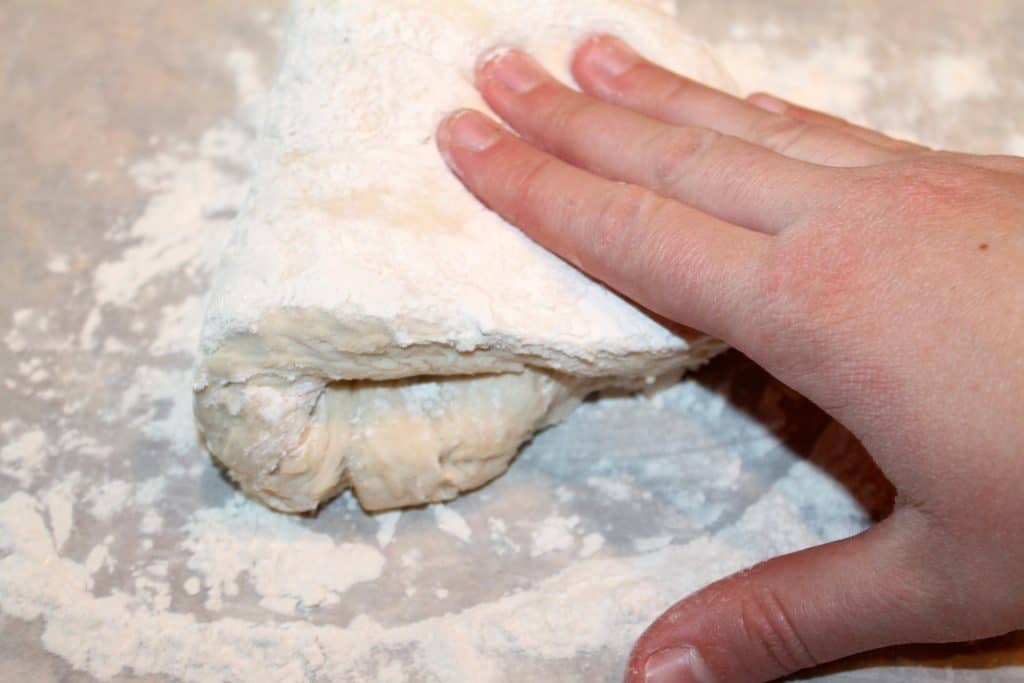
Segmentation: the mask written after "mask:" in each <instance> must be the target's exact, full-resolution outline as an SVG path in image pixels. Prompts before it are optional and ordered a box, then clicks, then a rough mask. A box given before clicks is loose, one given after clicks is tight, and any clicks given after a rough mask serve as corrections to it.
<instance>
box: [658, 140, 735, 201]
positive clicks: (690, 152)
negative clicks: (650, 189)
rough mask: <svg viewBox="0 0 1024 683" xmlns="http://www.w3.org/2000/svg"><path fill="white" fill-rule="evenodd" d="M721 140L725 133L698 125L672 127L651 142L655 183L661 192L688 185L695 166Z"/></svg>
mask: <svg viewBox="0 0 1024 683" xmlns="http://www.w3.org/2000/svg"><path fill="white" fill-rule="evenodd" d="M720 138H721V134H720V133H717V132H715V131H713V130H709V129H707V128H698V127H696V126H684V127H679V128H676V127H668V128H665V129H663V130H662V131H660V132H659V133H658V134H657V135H655V136H654V138H653V139H652V140H651V142H650V145H651V146H652V147H653V156H654V157H655V158H656V160H657V161H656V162H655V164H654V166H653V168H652V169H651V170H652V173H653V178H652V183H653V185H654V186H655V187H656V188H659V189H671V188H675V187H677V186H678V185H680V184H682V183H683V182H685V179H686V176H687V175H688V174H689V173H691V172H692V170H693V167H694V166H695V165H696V164H697V163H699V160H700V159H701V158H702V157H703V156H704V155H705V153H706V152H707V150H708V149H710V148H711V147H712V146H713V145H714V144H716V143H717V141H718V140H719V139H720Z"/></svg>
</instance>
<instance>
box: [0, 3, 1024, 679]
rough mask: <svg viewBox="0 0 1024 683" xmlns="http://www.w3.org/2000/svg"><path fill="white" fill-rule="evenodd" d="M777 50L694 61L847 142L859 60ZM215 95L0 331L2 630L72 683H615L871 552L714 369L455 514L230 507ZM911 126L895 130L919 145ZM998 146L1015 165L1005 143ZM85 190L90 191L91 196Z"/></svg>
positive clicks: (149, 159) (618, 410)
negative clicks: (723, 615)
mask: <svg viewBox="0 0 1024 683" xmlns="http://www.w3.org/2000/svg"><path fill="white" fill-rule="evenodd" d="M430 4H431V6H434V5H436V4H437V3H430ZM440 5H443V3H441V4H440ZM258 23H259V25H262V26H265V27H266V30H267V31H268V34H270V33H272V32H273V31H276V30H277V29H276V26H277V24H278V23H280V22H279V21H278V19H277V18H276V15H274V14H271V13H265V12H264V13H261V14H260V18H259V22H258ZM395 30H399V29H398V28H396V29H395ZM401 30H408V31H414V30H415V27H411V28H410V27H406V28H405V29H401ZM782 31H783V30H782V28H781V27H780V26H779V25H777V24H775V23H773V22H767V23H765V24H764V25H761V26H754V25H752V24H750V23H749V22H737V23H735V24H734V26H733V29H732V31H731V32H729V33H728V34H727V36H726V39H725V40H724V41H723V43H722V44H721V45H719V46H718V49H717V52H718V53H719V54H720V55H721V57H722V61H723V62H724V63H725V65H726V66H727V67H728V69H729V70H730V71H732V73H733V74H734V75H735V77H736V79H737V81H738V82H739V83H740V85H741V87H742V89H743V90H746V91H749V90H755V89H758V90H772V91H775V92H778V93H779V94H781V95H783V96H787V97H790V98H793V99H796V100H798V101H800V102H802V103H804V104H808V105H811V106H818V107H822V108H825V109H829V110H830V111H833V112H835V113H838V114H841V115H843V116H847V117H850V118H853V119H855V120H856V119H859V120H864V119H867V118H870V116H871V115H873V114H874V113H876V112H875V111H874V110H873V105H874V103H875V102H876V99H875V98H876V97H877V94H878V91H879V89H882V88H890V87H899V83H897V82H895V81H893V82H887V80H886V79H888V78H889V76H887V75H885V74H880V73H879V69H878V63H877V56H876V53H877V50H876V49H875V47H874V46H872V45H871V44H870V43H869V42H868V41H866V40H863V39H860V38H857V37H854V36H850V37H846V38H843V39H841V40H837V41H833V42H828V41H825V40H822V41H821V43H820V44H819V45H812V46H811V47H810V48H809V49H807V50H804V51H803V52H775V51H772V50H771V49H770V48H768V47H766V45H769V44H771V42H772V41H774V40H776V39H778V38H779V36H780V35H781V34H782ZM914 63H915V64H916V65H917V66H916V67H915V69H916V71H915V73H920V74H921V75H922V76H923V79H924V80H927V81H929V85H928V87H929V88H934V91H935V93H936V94H937V99H938V100H939V101H940V103H943V104H945V105H948V106H954V105H956V104H958V103H964V102H968V101H971V100H977V99H981V98H987V97H992V96H993V95H994V93H995V92H996V91H997V90H998V88H997V81H996V79H995V77H994V75H993V72H994V68H995V67H994V66H993V65H992V64H990V63H989V62H987V61H985V60H984V59H981V58H978V57H974V56H970V55H961V54H953V53H948V54H947V53H945V52H941V53H939V52H937V53H935V54H933V55H925V56H924V57H922V58H921V59H920V60H918V61H916V62H914ZM917 67H919V68H917ZM219 77H220V80H221V81H223V82H224V83H228V84H230V86H231V87H233V88H234V90H235V94H236V96H237V100H238V108H237V111H236V113H234V114H233V115H230V116H228V117H227V118H225V119H223V120H221V121H218V122H214V123H211V124H210V125H209V127H208V129H207V130H205V131H200V132H198V133H197V134H196V135H194V136H192V137H190V138H188V139H180V140H177V139H174V138H173V137H170V136H160V137H157V138H154V139H153V140H151V143H152V144H151V145H150V147H149V150H148V151H147V152H145V153H144V157H143V158H138V159H126V160H125V169H126V171H127V177H128V179H129V182H131V183H134V190H135V192H136V194H137V196H138V198H139V202H138V204H137V205H136V206H135V208H132V209H130V210H128V209H126V210H125V211H124V213H123V215H121V216H120V217H119V218H118V219H117V220H113V221H111V224H110V225H109V226H108V228H107V230H106V231H105V234H104V236H103V239H102V240H100V242H101V243H100V244H97V245H90V246H91V247H94V248H95V251H93V252H88V253H85V251H83V250H79V249H77V248H75V249H72V248H71V247H70V246H66V245H55V246H54V249H53V251H52V253H49V254H47V255H45V257H43V258H42V259H41V260H40V262H39V263H38V264H34V265H35V266H37V271H38V273H40V274H41V275H40V276H41V277H42V276H43V274H45V277H48V278H54V280H53V281H54V282H55V283H57V284H55V285H54V286H55V287H57V286H59V287H60V289H59V291H60V293H61V297H55V298H57V299H60V298H62V297H63V298H66V301H55V302H54V303H53V305H51V306H45V305H42V304H39V303H38V302H37V301H26V302H19V303H18V305H17V306H15V307H13V310H11V312H10V314H9V315H6V314H5V319H4V320H2V321H0V324H2V325H3V327H2V328H0V354H6V356H9V357H10V359H11V362H10V363H9V366H5V367H10V368H11V370H12V371H11V372H10V373H8V376H5V377H4V378H3V386H4V391H5V392H8V393H6V394H5V398H8V397H10V398H9V400H7V401H5V403H4V411H5V413H4V414H3V415H2V416H0V612H2V615H3V617H2V619H3V620H4V622H5V623H4V626H5V628H12V627H11V624H15V626H14V627H13V628H20V626H21V620H24V622H25V623H26V624H29V625H28V626H27V627H26V632H32V633H35V632H36V631H35V630H34V629H36V628H38V629H39V632H40V633H41V636H40V638H39V647H40V648H41V649H45V650H46V651H47V652H48V653H51V654H52V655H54V656H55V658H54V661H57V658H59V665H60V666H61V667H66V668H67V669H70V670H73V671H74V672H75V673H71V674H68V677H70V678H75V679H76V680H77V678H76V676H78V675H79V674H88V675H89V676H91V677H94V678H96V679H100V680H117V679H118V678H120V677H127V676H150V675H152V676H162V677H167V678H169V679H172V680H182V681H194V682H196V683H207V682H209V683H214V682H221V681H246V682H249V681H257V682H259V681H281V680H288V681H291V680H330V681H353V682H361V681H367V680H373V681H381V682H384V683H388V682H392V681H393V682H396V683H397V682H401V681H409V680H416V681H419V680H444V681H474V682H476V681H483V682H488V681H508V680H523V679H531V678H546V679H548V680H571V679H574V678H576V677H578V674H579V671H581V670H586V671H588V672H592V673H593V675H594V678H595V679H600V680H618V679H619V678H620V674H621V667H622V665H623V662H624V659H625V655H626V653H627V652H628V650H629V647H630V645H631V643H632V642H633V640H634V639H635V638H636V636H637V635H639V633H640V632H641V631H642V630H643V629H644V627H645V626H646V625H647V624H648V623H649V622H650V620H651V619H653V618H654V617H656V616H657V615H658V614H659V613H660V612H661V611H662V610H664V609H665V608H666V607H668V606H669V605H671V604H672V603H673V602H675V601H676V600H677V599H679V598H680V597H681V596H682V595H684V594H686V593H688V592H690V591H693V590H696V589H698V588H700V587H701V586H703V585H705V584H707V583H708V582H710V581H713V580H715V579H717V578H719V577H722V576H725V575H727V574H729V573H732V572H734V571H737V570H740V569H742V568H744V567H747V566H749V565H751V564H752V563H755V562H757V561H760V560H763V559H766V558H768V557H771V556H773V555H776V554H779V553H783V552H789V551H793V550H796V549H799V548H803V547H807V546H810V545H814V544H818V543H821V542H824V541H829V540H834V539H837V538H842V537H844V536H848V535H850V534H853V533H857V532H858V531H860V530H862V529H864V528H865V527H866V526H867V524H868V523H869V521H870V520H869V519H868V516H867V514H866V512H865V511H864V509H863V508H862V507H861V505H860V504H858V502H857V501H856V500H855V499H854V497H853V496H852V495H851V493H850V491H849V490H848V489H847V488H846V487H845V486H844V485H843V483H842V481H841V480H840V479H838V478H834V477H833V476H832V475H831V474H829V473H828V472H827V471H825V470H823V469H822V468H820V467H819V466H817V465H816V464H814V463H812V462H808V460H806V459H805V458H804V457H803V456H800V455H798V454H797V453H796V452H794V451H793V450H791V449H790V447H789V446H787V445H786V444H788V443H793V442H794V439H792V437H793V434H794V433H795V430H796V429H797V427H796V426H794V425H788V424H787V423H786V410H787V409H786V408H785V407H784V404H785V403H786V402H787V401H790V400H791V399H790V398H789V397H788V395H786V394H785V393H784V391H783V390H782V389H780V388H778V387H777V386H775V385H767V387H766V388H764V390H763V391H762V393H761V394H760V395H759V396H757V397H755V398H753V399H751V398H750V397H749V396H746V398H745V399H744V396H745V393H744V392H745V391H749V388H748V387H747V385H743V386H742V387H741V388H740V390H739V391H736V392H732V391H731V390H732V389H733V388H735V387H733V379H731V378H726V379H721V378H717V379H716V376H715V375H714V373H713V372H712V373H710V374H704V375H702V376H701V378H700V379H699V380H696V379H687V380H685V381H683V382H681V383H679V384H677V385H675V386H672V387H670V388H668V389H666V390H665V391H663V392H661V393H658V394H655V395H653V396H636V397H618V398H612V397H609V398H605V399H602V400H599V401H594V402H588V403H586V404H584V405H583V406H582V408H581V409H580V410H579V411H578V412H577V413H576V414H574V415H573V416H572V417H571V418H570V419H569V420H568V421H567V422H566V423H565V424H563V425H561V426H559V427H557V428H554V429H551V430H548V431H546V432H543V433H541V434H539V435H538V436H537V437H536V439H535V440H534V442H533V443H532V444H530V445H529V446H528V447H527V448H526V449H525V450H524V451H523V452H522V453H521V454H520V456H519V458H520V462H519V464H518V466H517V467H516V468H514V469H513V470H512V472H511V473H510V474H509V475H507V476H506V477H505V478H503V479H501V480H499V481H497V482H495V483H494V484H492V485H490V486H489V487H488V488H487V489H486V490H484V491H479V492H475V493H471V494H469V495H468V496H467V497H465V498H464V499H461V500H460V501H458V503H456V504H454V505H435V506H431V507H428V508H424V509H410V510H406V511H402V512H390V513H386V514H380V515H368V514H367V513H365V512H363V511H362V510H361V509H360V508H359V506H358V504H357V503H356V501H355V500H354V499H353V498H351V497H342V498H340V499H337V500H335V501H333V502H332V503H330V504H329V505H327V506H326V508H325V509H324V510H323V511H322V513H321V514H320V516H319V517H316V518H312V517H302V516H286V515H280V514H276V513H271V512H269V511H267V510H266V509H265V508H264V507H262V506H261V505H259V504H257V503H253V502H251V501H249V500H247V499H245V498H244V497H242V496H241V495H239V494H238V493H237V491H235V489H234V488H233V487H232V486H231V485H230V484H229V483H228V482H227V481H226V480H225V479H224V478H223V476H222V475H221V474H220V473H219V471H218V470H217V468H216V467H215V465H214V464H213V463H212V462H211V461H210V459H209V457H208V456H207V455H206V454H205V452H204V451H203V449H202V446H201V444H200V442H199V439H198V435H197V434H196V432H195V428H194V421H193V416H192V407H191V406H192V394H191V373H192V363H193V357H194V351H195V348H196V344H197V339H198V331H199V324H200V318H201V315H202V310H203V299H204V296H205V294H206V292H207V289H208V287H209V282H210V277H211V271H212V267H213V264H214V263H215V261H216V258H217V256H218V254H219V252H220V250H221V249H222V248H223V245H224V242H225V238H226V236H227V235H228V233H229V230H230V226H231V221H232V219H233V217H234V216H235V215H236V214H237V213H238V212H239V211H240V210H241V209H242V207H243V205H244V202H245V197H246V195H247V192H248V190H249V184H250V180H249V179H250V177H251V176H252V171H253V167H252V147H253V145H254V141H255V139H256V131H257V130H258V129H259V127H260V125H261V122H262V120H263V118H264V116H263V112H264V111H265V108H266V106H267V103H266V90H267V64H266V61H265V60H262V59H261V58H260V57H259V56H258V55H257V54H256V52H255V51H249V50H245V49H241V48H232V49H231V50H229V51H227V53H226V54H225V56H224V60H223V65H222V67H221V71H220V73H219ZM920 116H922V111H910V110H909V109H908V111H906V112H900V113H899V116H896V115H894V116H893V117H892V119H891V122H892V123H893V127H894V128H902V129H905V130H907V131H910V132H915V131H916V127H915V122H917V121H918V120H919V118H918V117H920ZM1005 147H1006V151H1008V152H1011V153H1018V154H1020V153H1024V132H1022V131H1021V130H1019V129H1017V130H1013V131H1009V132H1007V133H1006V136H1005ZM81 173H82V176H83V178H82V181H83V183H85V185H86V186H88V187H89V188H93V189H90V192H93V191H95V192H101V188H102V186H103V178H102V176H101V174H99V173H98V172H95V171H92V170H90V169H83V170H81ZM80 252H81V253H80ZM83 254H85V255H84V256H83ZM90 259H91V260H90ZM742 381H743V380H742V378H737V379H736V381H735V383H736V384H737V385H740V384H742ZM762 381H763V380H762ZM760 390H761V389H759V391H760ZM737 397H739V399H737ZM736 400H739V401H741V402H742V401H743V400H746V403H745V404H744V405H743V406H739V405H734V404H733V403H734V401H736ZM751 413H753V414H754V415H755V416H754V417H752V416H751ZM803 436H806V435H803ZM835 437H836V434H835V433H834V428H831V427H829V428H826V429H824V430H823V432H822V433H820V434H818V433H815V434H814V435H812V436H811V437H809V438H805V439H804V441H806V442H807V444H805V445H808V446H809V447H808V448H807V449H805V450H807V451H808V452H814V450H815V449H814V447H813V444H814V442H815V441H816V440H817V441H818V442H819V443H820V444H822V448H831V447H832V446H833V445H835V444H836V443H838V442H839V441H837V439H836V438H835ZM798 440H799V439H797V441H798ZM840 441H841V440H840ZM15 620H18V621H17V622H16V621H15ZM34 637H35V636H33V638H34ZM535 674H536V675H535ZM55 675H57V676H60V675H63V674H62V673H61V674H55ZM27 679H28V678H27V677H26V678H25V680H27Z"/></svg>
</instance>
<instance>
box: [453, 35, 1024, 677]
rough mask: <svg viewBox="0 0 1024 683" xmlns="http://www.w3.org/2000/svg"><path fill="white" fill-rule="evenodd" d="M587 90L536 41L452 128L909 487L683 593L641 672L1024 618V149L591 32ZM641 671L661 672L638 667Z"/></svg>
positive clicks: (965, 631) (659, 296)
mask: <svg viewBox="0 0 1024 683" xmlns="http://www.w3.org/2000/svg"><path fill="white" fill-rule="evenodd" d="M572 67H573V74H574V76H575V78H576V80H577V82H578V83H579V85H580V87H581V88H582V90H583V92H582V93H579V92H576V91H574V90H572V89H570V88H568V87H566V86H564V85H562V84H560V83H559V82H557V81H556V80H554V79H553V78H552V77H551V76H550V75H549V74H547V73H545V72H544V71H543V70H542V69H541V68H540V67H539V65H538V64H537V63H536V62H535V61H533V60H532V59H531V58H530V57H528V56H526V55H524V54H522V53H520V52H516V51H510V52H504V53H499V54H497V55H495V56H493V57H492V58H491V59H489V60H485V61H484V62H483V63H482V64H481V66H480V67H479V69H478V73H477V79H478V87H479V88H480V90H481V92H482V93H483V95H484V97H485V99H486V101H487V102H488V104H490V106H491V107H492V108H493V109H494V111H495V112H497V113H498V114H499V115H500V116H501V117H502V118H504V119H505V121H507V122H508V123H509V124H510V125H511V127H512V128H514V129H515V130H516V131H517V132H518V133H519V134H520V135H521V136H522V137H521V138H519V137H516V136H515V135H512V134H510V133H508V132H507V131H505V130H504V129H502V128H501V127H499V126H497V125H496V124H495V123H494V122H493V121H492V120H490V119H488V118H487V117H485V116H483V115H482V114H480V113H477V112H471V111H461V112H457V113H455V114H453V115H452V116H450V117H449V118H448V119H446V121H445V122H444V123H443V124H442V125H441V128H440V129H439V131H438V144H439V146H440V149H441V151H442V153H443V154H444V156H445V158H446V159H447V160H448V162H449V164H450V165H451V167H452V168H453V169H454V170H455V172H456V173H457V174H458V175H459V177H460V178H461V179H462V180H463V182H464V183H465V184H466V186H467V187H468V188H469V189H470V190H471V191H472V192H474V193H475V194H476V195H477V196H478V197H479V198H480V199H481V200H482V201H483V202H485V203H486V204H487V205H488V206H490V207H491V208H492V209H494V210H495V211H497V212H498V213H500V214H501V215H502V216H504V217H505V218H506V219H507V220H508V221H510V222H512V223H514V224H515V225H518V226H519V227H520V228H522V229H523V230H524V231H525V232H526V233H527V234H528V235H530V236H531V237H532V238H533V239H535V240H536V241H537V242H539V243H540V244H542V245H544V246H546V247H547V248H549V249H551V250H552V251H554V252H555V253H557V254H559V255H561V256H562V257H563V258H565V259H567V260H568V261H570V262H571V263H573V264H575V265H576V266H577V267H579V268H581V269H582V270H584V271H586V272H587V273H589V274H591V275H592V276H594V277H596V278H599V279H600V280H602V281H603V282H605V283H606V284H608V285H609V286H610V287H612V288H614V289H616V290H618V291H619V292H621V293H622V294H624V295H626V296H628V297H630V298H632V299H633V300H635V301H637V302H639V303H640V304H643V305H644V306H646V307H648V308H649V309H651V310H653V311H655V312H657V313H659V314H661V315H663V316H666V317H668V318H671V319H673V320H676V321H678V322H680V323H684V324H686V325H690V326H693V327H697V328H699V329H702V330H705V331H706V332H708V333H710V334H713V335H715V336H718V337H720V338H722V339H724V340H725V341H727V342H728V343H730V344H731V345H733V346H735V347H736V348H738V349H740V350H741V351H742V352H744V353H745V354H747V355H748V356H750V357H751V358H753V359H754V360H755V361H757V362H759V363H760V364H761V365H763V366H764V367H765V368H766V369H767V370H768V371H770V372H771V373H772V374H773V375H775V376H776V377H778V378H779V379H780V380H782V381H783V382H786V383H787V384H789V385H790V386H792V387H794V388H795V389H797V390H798V391H800V392H802V393H803V394H805V395H806V396H808V397H809V398H811V399H812V400H814V401H815V402H816V403H818V404H819V405H820V406H822V407H823V408H825V409H826V410H828V411H829V412H830V413H831V414H832V415H833V416H834V417H835V418H836V419H838V420H839V421H841V422H842V423H843V424H845V425H846V426H847V427H848V428H849V429H850V430H851V431H852V432H853V433H854V434H855V435H856V436H857V437H858V438H859V439H860V440H861V441H862V442H863V444H864V445H865V446H866V447H867V448H868V450H869V451H870V452H871V453H872V455H873V456H874V458H875V459H876V461H877V462H878V464H879V465H880V466H881V467H882V469H883V470H884V471H885V472H886V474H887V476H888V477H889V478H890V479H891V480H892V482H893V483H894V485H895V486H896V487H897V490H898V492H899V495H898V498H897V504H896V510H895V512H894V513H893V514H892V515H891V516H890V517H889V518H887V519H886V520H885V521H883V522H881V523H879V524H877V525H876V526H874V527H873V528H871V529H869V530H868V531H866V532H865V533H863V534H860V535H858V536H855V537H853V538H850V539H847V540H844V541H841V542H837V543H831V544H828V545H825V546H820V547H817V548H812V549H808V550H805V551H802V552H798V553H794V554H792V555H787V556H784V557H780V558H776V559H774V560H771V561H769V562H766V563H764V564H761V565H759V566H757V567H755V568H753V569H751V570H748V571H745V572H742V573H740V574H738V575H736V576H733V577H730V578H727V579H724V580H722V581H719V582H717V583H715V584H713V585H711V586H709V587H707V588H705V589H703V590H702V591H700V592H698V593H697V594H696V595H693V596H691V597H689V598H687V599H685V600H683V601H681V602H679V603H678V604H676V605H675V606H673V607H672V608H671V609H669V610H668V611H667V612H666V613H665V614H664V615H662V616H661V617H660V618H659V619H658V620H657V621H655V622H654V624H653V625H651V626H650V628H648V629H647V631H646V632H645V633H644V634H643V636H642V637H641V638H640V639H639V641H638V642H637V644H636V646H635V647H634V650H633V653H632V655H631V657H630V660H629V669H628V672H627V676H626V678H627V680H628V681H630V682H635V681H645V680H646V681H658V682H661V681H716V682H717V683H731V682H732V681H763V680H768V679H772V678H776V677H778V676H781V675H784V674H787V673H790V672H793V671H796V670H798V669H802V668H804V667H808V666H812V665H814V664H817V663H820V662H826V661H830V660H833V659H837V658H839V657H843V656H845V655H849V654H852V653H856V652H860V651H864V650H868V649H873V648H877V647H881V646H885V645H890V644H896V643H905V642H940V641H953V640H962V639H973V638H981V637H986V636H993V635H997V634H1001V633H1004V632H1007V631H1010V630H1013V629H1017V628H1021V627H1024V492H1022V491H1024V410H1022V403H1024V160H1022V159H1017V158H1013V157H992V156H988V157H986V156H972V155H967V154H952V153H943V152H933V151H930V150H928V149H925V148H922V147H919V146H916V145H913V144H909V143H906V142H900V141H897V140H893V139H890V138H888V137H886V136H884V135H882V134H880V133H876V132H874V131H871V130H867V129H864V128H860V127H857V126H853V125H851V124H849V123H846V122H844V121H841V120H839V119H835V118H832V117H830V116H827V115H825V114H820V113H817V112H813V111H809V110H806V109H802V108H800V107H796V106H793V105H790V104H787V103H784V102H782V101H780V100H777V99H774V98H771V97H769V96H767V95H753V96H751V97H750V98H748V99H747V100H741V99H737V98H734V97H731V96H729V95H726V94H724V93H722V92H719V91H716V90H713V89H711V88H708V87H705V86H703V85H700V84H698V83H696V82H693V81H691V80H688V79H686V78H684V77H681V76H678V75H676V74H673V73H671V72H668V71H666V70H664V69H661V68H659V67H658V66H656V65H654V64H652V63H650V62H648V61H645V60H644V59H642V58H641V57H640V56H638V55H637V54H636V53H635V52H633V51H632V50H631V49H630V48H628V47H627V46H626V45H625V44H624V43H622V42H621V41H619V40H617V39H615V38H611V37H607V36H596V37H594V38H591V39H590V40H588V41H586V42H585V43H584V44H583V45H582V46H581V47H580V48H579V50H578V51H577V53H576V54H575V57H574V60H573V65H572ZM645 672H646V677H645Z"/></svg>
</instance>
